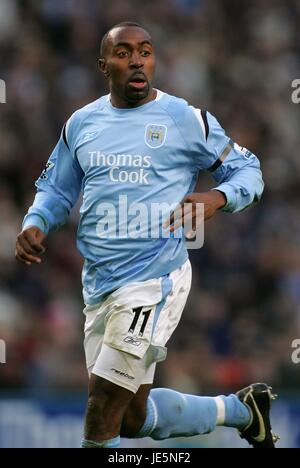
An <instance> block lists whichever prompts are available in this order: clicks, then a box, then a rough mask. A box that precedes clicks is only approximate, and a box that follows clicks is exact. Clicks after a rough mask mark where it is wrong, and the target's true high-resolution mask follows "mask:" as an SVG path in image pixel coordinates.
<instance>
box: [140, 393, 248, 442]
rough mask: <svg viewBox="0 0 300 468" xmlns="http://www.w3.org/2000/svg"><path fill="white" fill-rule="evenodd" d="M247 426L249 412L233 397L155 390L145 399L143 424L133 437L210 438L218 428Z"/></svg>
mask: <svg viewBox="0 0 300 468" xmlns="http://www.w3.org/2000/svg"><path fill="white" fill-rule="evenodd" d="M249 422H250V414H249V410H248V409H247V407H246V406H245V405H243V404H242V403H241V402H240V401H239V399H238V398H237V397H236V396H235V395H231V396H230V397H218V398H211V397H199V396H195V395H185V394H182V393H179V392H176V391H174V390H169V389H166V388H162V389H154V390H152V391H151V392H150V396H149V398H148V404H147V418H146V421H145V423H144V426H143V427H142V429H141V431H140V432H139V434H137V436H136V437H137V438H143V437H151V438H152V439H154V440H164V439H169V438H172V437H190V436H194V435H199V434H209V433H210V432H213V431H214V430H215V428H216V426H217V425H224V426H230V427H237V428H244V427H245V426H246V425H247V424H249Z"/></svg>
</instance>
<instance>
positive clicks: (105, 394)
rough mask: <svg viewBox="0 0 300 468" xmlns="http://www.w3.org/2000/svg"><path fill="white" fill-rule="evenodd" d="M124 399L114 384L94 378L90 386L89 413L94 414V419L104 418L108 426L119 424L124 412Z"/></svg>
mask: <svg viewBox="0 0 300 468" xmlns="http://www.w3.org/2000/svg"><path fill="white" fill-rule="evenodd" d="M122 400H123V399H122V398H120V396H119V394H118V392H117V391H116V389H115V386H114V385H113V384H111V383H110V382H106V381H104V380H102V379H94V380H93V381H92V382H91V384H90V388H89V398H88V403H87V413H88V415H93V419H97V420H98V421H100V420H102V421H103V423H105V425H106V426H115V425H118V424H120V420H121V418H122V413H123V412H124V408H123V405H122V403H123V401H122Z"/></svg>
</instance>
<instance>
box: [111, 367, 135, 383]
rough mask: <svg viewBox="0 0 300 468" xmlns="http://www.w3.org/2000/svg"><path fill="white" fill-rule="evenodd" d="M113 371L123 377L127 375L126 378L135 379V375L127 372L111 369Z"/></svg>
mask: <svg viewBox="0 0 300 468" xmlns="http://www.w3.org/2000/svg"><path fill="white" fill-rule="evenodd" d="M110 370H111V371H113V372H115V373H116V374H118V375H120V376H121V377H126V379H129V380H135V377H131V375H128V374H126V373H125V372H121V371H119V370H117V369H114V368H112V369H110Z"/></svg>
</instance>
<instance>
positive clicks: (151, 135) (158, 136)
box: [145, 124, 168, 149]
mask: <svg viewBox="0 0 300 468" xmlns="http://www.w3.org/2000/svg"><path fill="white" fill-rule="evenodd" d="M167 132H168V128H167V127H166V126H165V125H155V124H149V125H147V127H146V131H145V143H146V145H147V146H149V147H150V148H153V149H157V148H161V147H162V146H163V145H164V144H165V142H166V138H167Z"/></svg>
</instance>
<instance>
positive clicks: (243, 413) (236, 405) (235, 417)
mask: <svg viewBox="0 0 300 468" xmlns="http://www.w3.org/2000/svg"><path fill="white" fill-rule="evenodd" d="M219 398H221V399H222V400H223V402H224V403H225V417H224V421H223V422H222V421H221V422H220V424H218V425H220V426H225V427H234V428H235V429H240V430H241V429H244V428H245V427H246V426H248V424H249V423H250V422H251V414H250V411H249V409H248V408H247V406H246V405H244V404H243V403H242V402H241V401H240V400H239V399H238V397H237V396H236V395H229V396H227V397H225V396H222V397H219Z"/></svg>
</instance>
